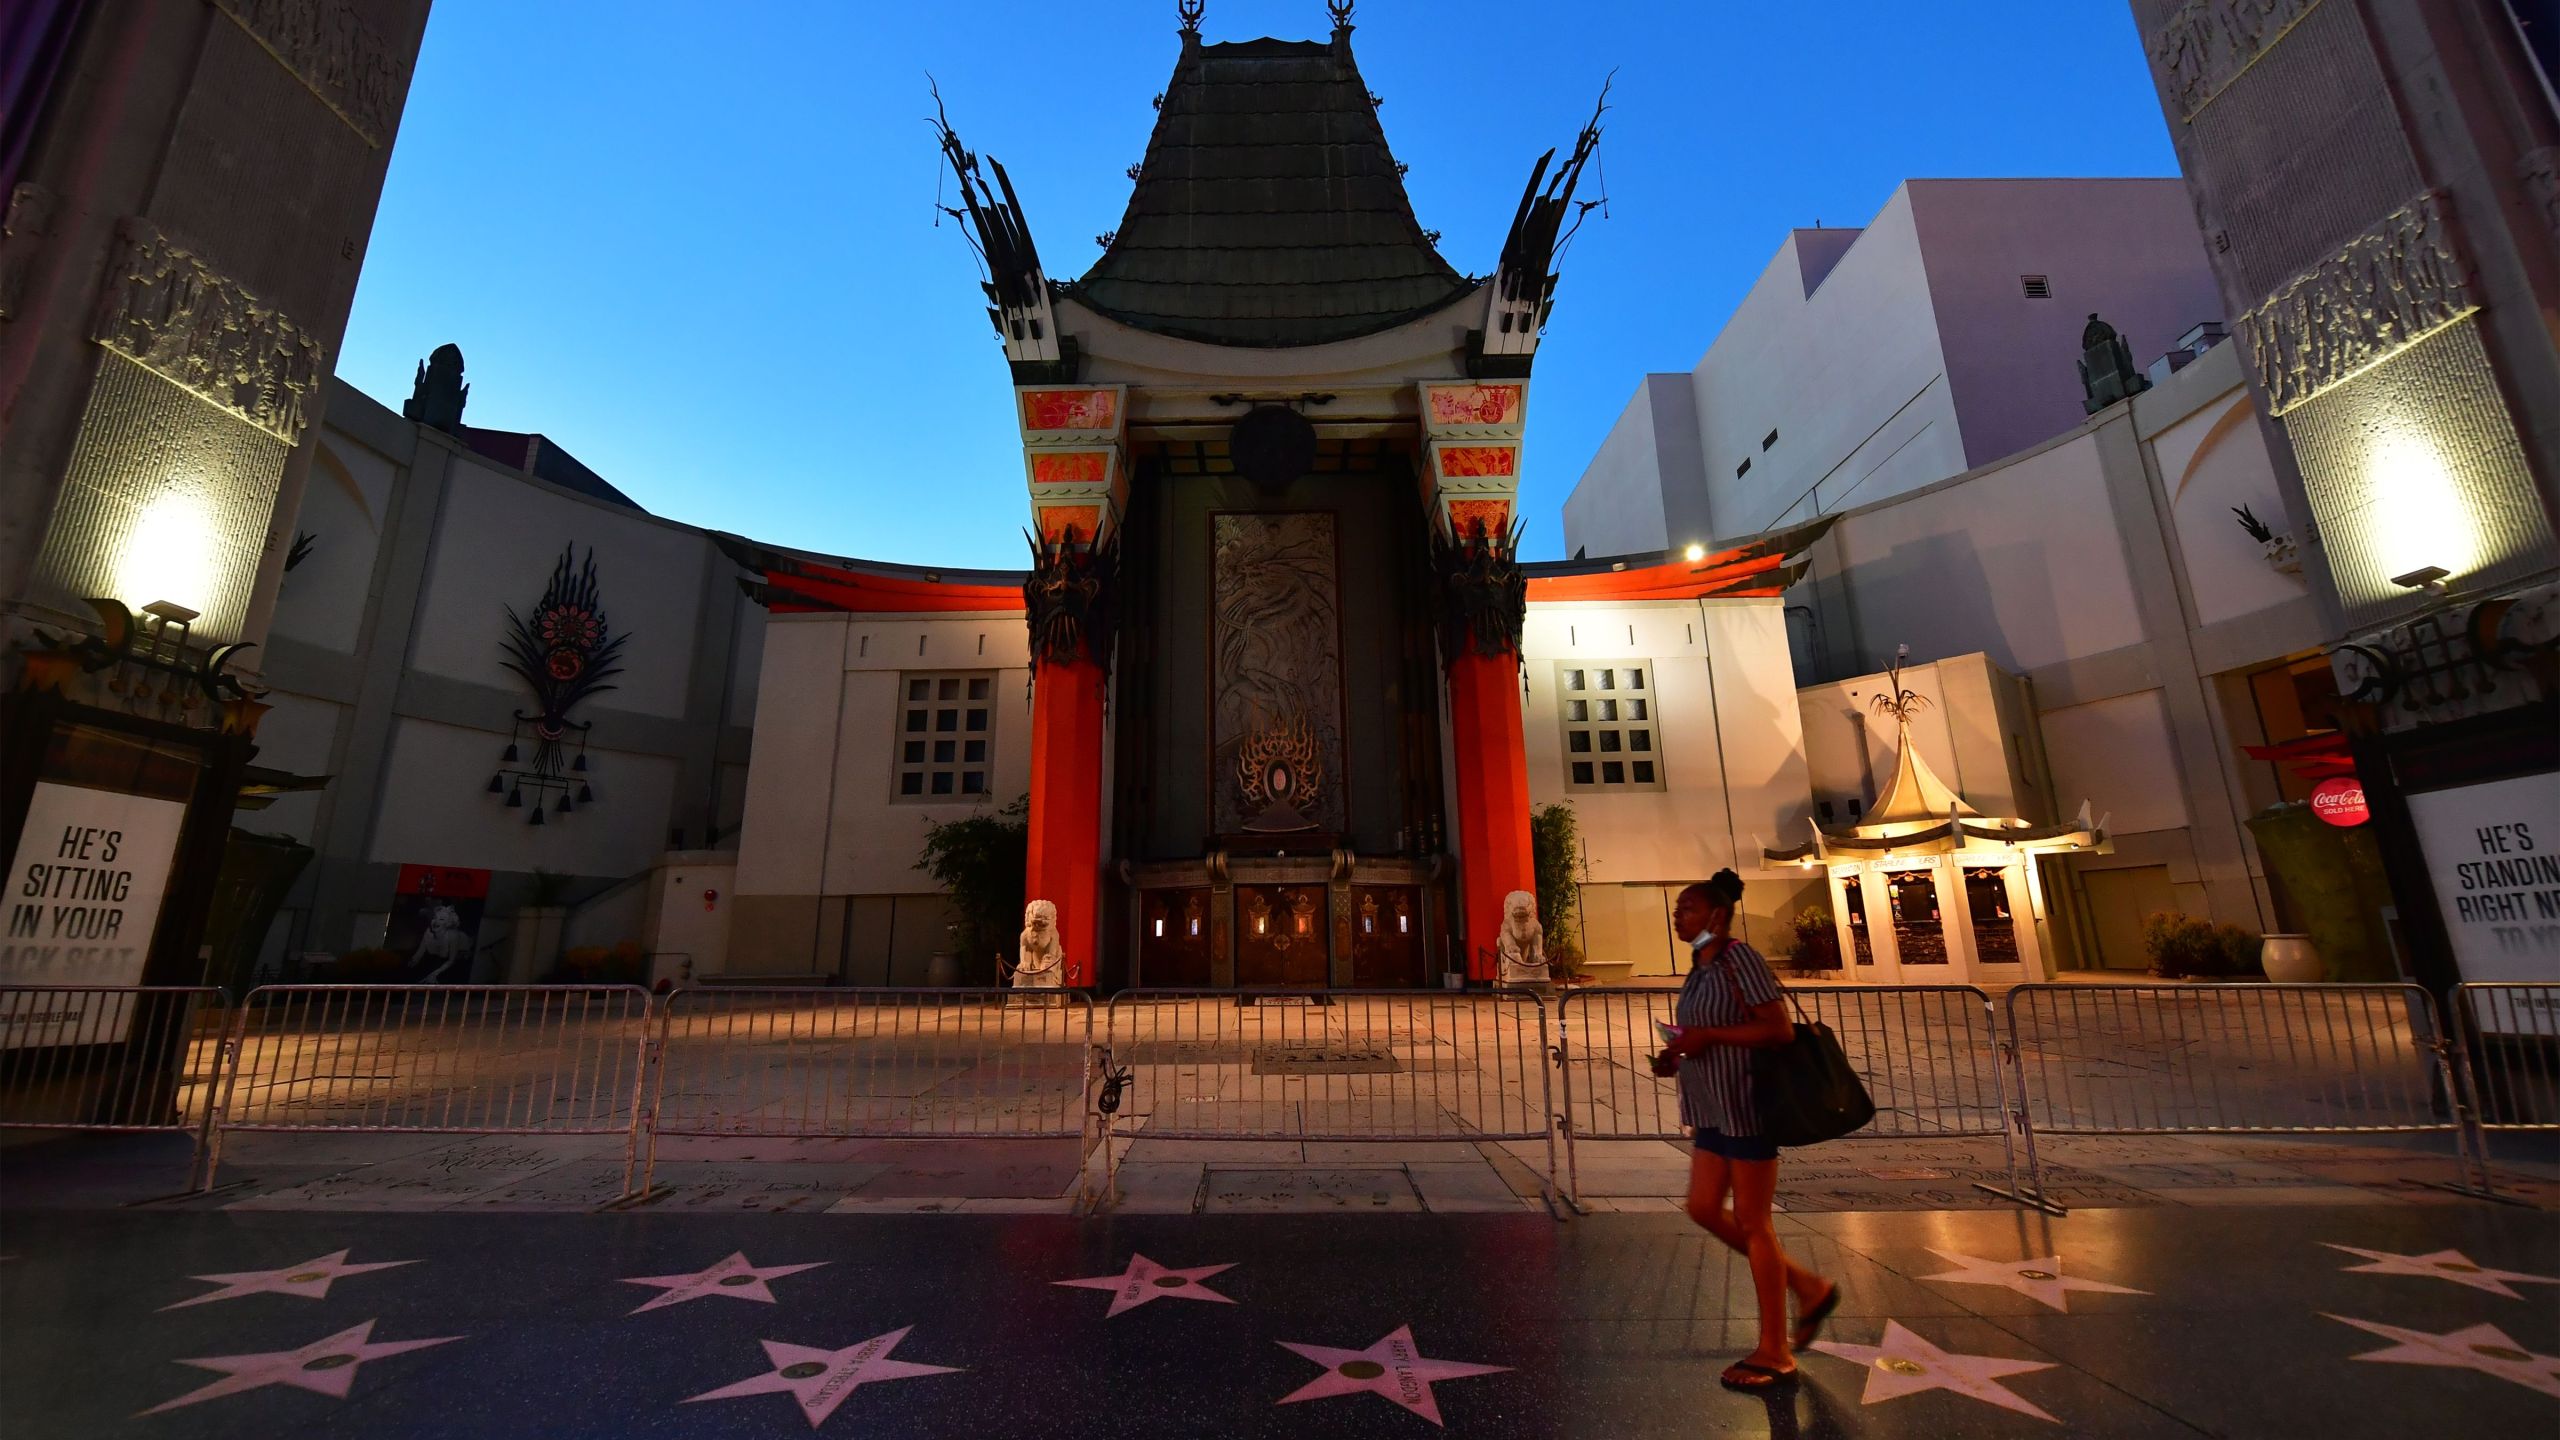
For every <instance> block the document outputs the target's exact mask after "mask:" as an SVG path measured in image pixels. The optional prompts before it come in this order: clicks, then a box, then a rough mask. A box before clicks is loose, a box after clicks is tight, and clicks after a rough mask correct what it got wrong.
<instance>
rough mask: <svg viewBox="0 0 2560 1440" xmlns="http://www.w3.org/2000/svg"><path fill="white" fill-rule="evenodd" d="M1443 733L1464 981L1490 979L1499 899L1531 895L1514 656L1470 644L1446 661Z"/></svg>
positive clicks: (1525, 766)
mask: <svg viewBox="0 0 2560 1440" xmlns="http://www.w3.org/2000/svg"><path fill="white" fill-rule="evenodd" d="M1449 731H1450V740H1451V742H1452V748H1453V750H1454V751H1455V753H1454V754H1453V755H1451V757H1450V763H1451V764H1452V765H1453V766H1454V767H1455V772H1454V773H1455V776H1456V779H1457V786H1456V788H1457V792H1458V884H1459V897H1458V904H1459V921H1458V924H1457V925H1456V926H1454V927H1453V928H1454V929H1455V930H1456V931H1457V934H1458V937H1459V943H1460V944H1461V945H1462V946H1464V947H1465V960H1466V967H1467V978H1468V979H1470V980H1491V979H1493V978H1494V971H1493V959H1492V954H1491V952H1492V950H1493V942H1494V935H1495V932H1496V931H1498V930H1499V929H1500V928H1501V925H1502V897H1503V896H1505V895H1508V894H1510V893H1511V892H1512V891H1514V890H1527V891H1530V892H1532V893H1534V892H1535V891H1536V890H1537V888H1538V887H1537V870H1536V867H1535V865H1534V864H1533V862H1532V860H1531V857H1530V850H1529V754H1528V747H1527V743H1526V741H1525V740H1524V738H1523V736H1522V734H1521V728H1520V661H1519V656H1518V655H1517V653H1516V652H1511V651H1505V652H1504V653H1502V654H1499V655H1493V656H1486V655H1479V654H1477V653H1476V651H1475V650H1474V648H1473V647H1467V648H1464V649H1461V650H1460V651H1459V652H1458V653H1457V654H1456V655H1455V656H1454V657H1452V658H1451V659H1450V661H1449Z"/></svg>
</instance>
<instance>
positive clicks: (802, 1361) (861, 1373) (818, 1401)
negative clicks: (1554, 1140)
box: [684, 1325, 960, 1430]
mask: <svg viewBox="0 0 2560 1440" xmlns="http://www.w3.org/2000/svg"><path fill="white" fill-rule="evenodd" d="M914 1328H916V1327H914V1326H913V1325H908V1326H903V1327H901V1328H899V1329H896V1330H892V1331H890V1332H889V1333H888V1334H886V1335H874V1336H872V1337H871V1338H870V1339H868V1340H865V1341H863V1342H862V1343H861V1344H859V1345H848V1346H846V1347H845V1348H844V1349H842V1350H820V1349H817V1348H816V1347H814V1346H809V1345H786V1344H784V1343H783V1342H781V1341H779V1340H767V1341H765V1342H764V1353H765V1358H766V1359H769V1360H771V1361H772V1362H773V1368H772V1369H771V1370H769V1371H767V1372H765V1373H764V1374H762V1375H758V1376H755V1377H754V1378H752V1379H748V1380H741V1381H739V1382H738V1383H737V1384H735V1385H723V1386H721V1387H720V1388H719V1389H717V1390H708V1391H705V1392H703V1393H702V1394H700V1395H695V1396H692V1397H690V1398H688V1399H687V1400H686V1401H685V1402H684V1403H686V1404H687V1405H691V1404H694V1403H695V1402H697V1401H702V1400H734V1399H736V1398H738V1397H739V1396H741V1395H769V1394H775V1393H788V1394H789V1395H790V1396H791V1398H793V1399H794V1400H797V1401H799V1402H800V1413H801V1414H803V1415H806V1416H808V1417H809V1428H811V1429H813V1430H814V1429H816V1428H817V1427H818V1426H820V1425H823V1424H825V1423H826V1419H827V1417H828V1416H830V1415H833V1414H834V1413H836V1407H837V1406H839V1405H841V1404H843V1403H844V1401H845V1397H846V1396H848V1395H851V1394H852V1393H853V1392H854V1391H855V1390H856V1389H858V1388H860V1387H862V1386H864V1385H871V1384H876V1383H878V1382H880V1381H883V1380H912V1379H914V1378H916V1377H917V1376H919V1375H956V1374H958V1373H959V1372H960V1367H959V1366H956V1365H918V1364H915V1363H913V1362H912V1361H907V1360H892V1359H890V1358H889V1352H890V1351H892V1350H895V1349H897V1348H898V1342H899V1341H901V1340H904V1339H906V1338H907V1331H909V1330H913V1329H914Z"/></svg>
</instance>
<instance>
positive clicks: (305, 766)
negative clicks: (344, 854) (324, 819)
mask: <svg viewBox="0 0 2560 1440" xmlns="http://www.w3.org/2000/svg"><path fill="white" fill-rule="evenodd" d="M266 700H267V703H268V704H269V705H271V706H273V707H275V708H273V709H271V710H269V711H268V712H267V713H266V716H265V718H264V719H262V720H260V721H259V723H258V754H257V761H256V763H257V764H258V765H260V766H262V767H264V768H266V769H269V770H282V771H284V772H285V773H287V774H290V775H326V774H328V773H329V756H330V750H331V747H332V746H334V745H335V744H336V743H337V738H338V727H339V726H340V725H342V724H344V723H345V722H346V713H347V708H346V707H345V706H343V705H334V704H331V703H330V702H328V701H326V700H319V699H314V698H312V697H311V696H308V695H294V694H289V693H287V692H285V691H281V690H278V691H273V692H270V693H269V694H268V695H267V697H266ZM325 793H326V792H323V791H316V790H305V791H298V792H295V793H293V794H290V795H279V796H277V797H276V798H275V799H274V800H273V801H272V802H271V803H269V804H268V805H267V806H266V808H264V809H261V810H243V811H241V812H240V813H239V815H238V816H237V817H236V818H235V819H234V821H233V823H234V824H236V825H237V826H239V828H241V829H243V830H252V831H256V832H257V833H259V834H261V835H290V836H292V837H293V838H294V839H296V840H299V841H301V842H302V843H304V844H305V845H309V844H312V843H314V840H315V837H316V836H317V835H318V833H319V832H318V827H319V820H320V804H321V800H322V797H323V795H324V794H325Z"/></svg>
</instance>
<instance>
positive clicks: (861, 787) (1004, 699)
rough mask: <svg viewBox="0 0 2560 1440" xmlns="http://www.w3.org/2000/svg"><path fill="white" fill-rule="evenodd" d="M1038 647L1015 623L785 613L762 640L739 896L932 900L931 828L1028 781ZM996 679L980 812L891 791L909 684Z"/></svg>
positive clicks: (1003, 617) (993, 617)
mask: <svg viewBox="0 0 2560 1440" xmlns="http://www.w3.org/2000/svg"><path fill="white" fill-rule="evenodd" d="M1029 646H1030V642H1029V636H1028V632H1027V631H1026V630H1025V629H1024V628H1023V624H1022V617H1021V616H1020V615H1019V614H1017V613H1002V614H989V615H958V616H951V615H921V616H919V615H904V616H901V615H863V616H852V615H778V616H774V617H772V619H771V620H770V621H769V622H768V623H767V625H766V629H765V642H764V665H763V672H762V677H761V679H760V680H759V681H758V684H757V708H756V732H755V744H754V750H753V752H752V754H751V755H750V757H749V760H748V770H747V784H746V817H745V828H744V831H743V833H742V834H741V835H740V837H739V847H738V874H737V886H738V892H739V893H740V894H742V895H798V896H806V895H894V894H930V893H932V892H934V891H935V890H936V889H937V888H938V887H936V886H935V884H934V883H933V881H932V879H931V877H929V876H927V875H926V874H925V873H924V872H922V871H920V870H918V869H916V868H915V862H916V857H917V855H918V854H919V853H920V852H921V851H922V849H923V846H924V833H925V828H926V827H927V826H928V825H929V824H932V823H934V822H937V821H947V820H953V819H957V818H959V817H961V816H964V815H967V814H968V813H969V812H970V811H971V809H972V808H974V805H975V804H976V803H985V804H989V805H1004V804H1007V803H1010V802H1011V801H1012V800H1013V799H1014V798H1015V797H1016V796H1019V795H1021V794H1022V793H1024V791H1025V790H1026V789H1027V788H1028V787H1029V785H1030V778H1031V708H1030V689H1029V686H1030V681H1031V669H1030V648H1029ZM971 671H988V672H993V676H994V680H995V684H994V686H993V691H994V703H993V705H992V707H991V708H992V710H993V714H992V715H991V716H990V725H991V728H992V730H993V735H992V736H991V738H992V740H993V742H994V743H993V745H992V746H991V747H990V750H991V753H992V754H993V756H994V761H995V763H994V772H993V774H992V776H991V777H990V781H989V785H990V793H989V794H988V795H987V796H986V797H985V799H984V801H983V802H972V801H970V800H967V799H959V798H955V799H954V800H953V801H951V802H948V803H932V802H919V801H914V800H902V799H900V798H898V797H897V796H896V795H895V794H894V793H893V791H894V790H895V780H894V776H895V763H896V754H897V740H898V738H899V735H898V731H897V723H898V714H897V712H898V701H899V696H900V693H901V691H900V684H899V682H900V677H901V676H902V675H905V674H910V673H934V674H947V673H951V672H971Z"/></svg>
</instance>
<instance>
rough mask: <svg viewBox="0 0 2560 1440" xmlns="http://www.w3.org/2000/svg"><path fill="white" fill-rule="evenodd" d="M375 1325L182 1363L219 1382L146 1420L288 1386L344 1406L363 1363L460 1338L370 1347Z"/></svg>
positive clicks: (173, 1402) (165, 1405) (156, 1407)
mask: <svg viewBox="0 0 2560 1440" xmlns="http://www.w3.org/2000/svg"><path fill="white" fill-rule="evenodd" d="M380 1323H381V1322H380V1321H377V1320H367V1321H366V1322H364V1323H363V1324H361V1325H358V1326H355V1327H354V1328H352V1329H348V1330H341V1331H339V1332H338V1333H337V1334H335V1335H332V1336H330V1337H329V1338H328V1339H326V1340H314V1341H312V1342H311V1343H310V1344H308V1345H305V1346H303V1347H302V1348H301V1349H299V1350H276V1351H272V1352H269V1353H267V1354H264V1355H212V1356H208V1357H206V1358H204V1359H202V1360H181V1361H179V1362H178V1363H179V1364H181V1365H193V1366H195V1367H196V1368H197V1369H199V1370H219V1371H221V1372H222V1378H221V1379H219V1380H216V1381H214V1382H213V1383H212V1384H210V1385H207V1386H204V1387H203V1388H201V1389H196V1390H190V1391H188V1392H187V1393H186V1394H184V1395H181V1396H179V1397H178V1398H177V1399H175V1400H170V1401H166V1402H164V1403H162V1404H158V1405H154V1406H152V1407H151V1408H150V1409H148V1410H145V1411H143V1412H142V1413H143V1414H144V1415H157V1414H159V1413H160V1412H161V1411H163V1410H175V1409H177V1408H178V1407H179V1406H181V1405H197V1404H201V1403H203V1402H204V1401H207V1400H218V1399H220V1398H221V1397H223V1396H225V1395H237V1394H239V1393H240V1392H241V1391H243V1390H255V1389H257V1388H258V1387H260V1386H262V1385H290V1386H292V1387H294V1388H295V1389H297V1390H309V1391H311V1392H313V1393H314V1394H319V1395H326V1396H328V1397H329V1398H330V1399H332V1400H344V1399H346V1398H347V1391H348V1389H349V1388H350V1387H352V1386H353V1385H354V1384H355V1383H356V1370H357V1367H359V1366H361V1365H363V1364H364V1362H366V1361H367V1360H379V1359H381V1358H382V1357H383V1356H385V1355H398V1354H401V1353H403V1352H406V1351H410V1350H424V1349H426V1348H427V1347H428V1346H430V1345H446V1344H450V1343H452V1342H453V1341H456V1340H459V1339H461V1338H463V1337H461V1336H459V1335H439V1336H437V1337H435V1338H434V1339H432V1340H391V1341H386V1342H385V1343H383V1344H380V1345H376V1344H373V1343H371V1339H372V1335H373V1327H374V1326H375V1325H378V1324H380Z"/></svg>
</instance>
